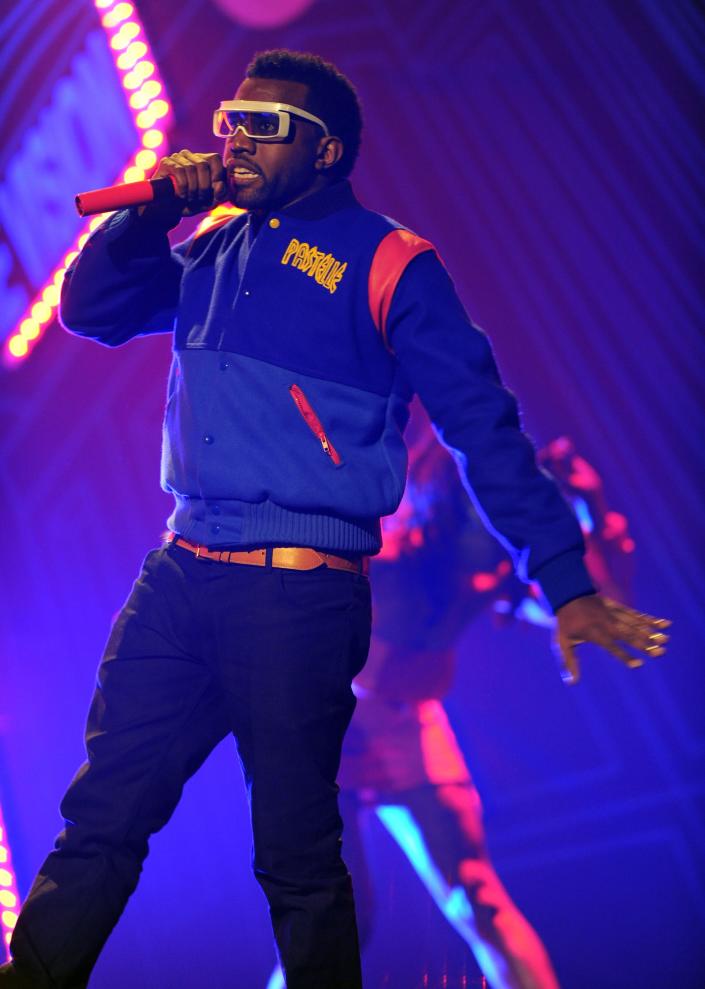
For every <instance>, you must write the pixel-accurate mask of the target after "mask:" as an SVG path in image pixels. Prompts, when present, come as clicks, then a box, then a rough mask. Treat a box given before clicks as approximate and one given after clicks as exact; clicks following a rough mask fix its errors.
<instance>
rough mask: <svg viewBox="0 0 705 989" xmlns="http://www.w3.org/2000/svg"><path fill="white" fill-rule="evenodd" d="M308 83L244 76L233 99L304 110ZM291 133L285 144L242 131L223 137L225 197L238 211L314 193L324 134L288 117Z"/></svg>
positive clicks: (267, 207) (259, 208)
mask: <svg viewBox="0 0 705 989" xmlns="http://www.w3.org/2000/svg"><path fill="white" fill-rule="evenodd" d="M307 96H308V86H306V85H305V84H304V83H301V82H286V81H284V80H281V79H245V81H244V82H243V83H242V85H241V86H240V87H239V89H238V91H237V92H236V93H235V99H236V100H258V101H268V102H272V103H288V104H289V105H290V106H298V107H301V109H302V110H305V109H307V107H306V98H307ZM291 125H292V132H293V133H290V134H289V136H288V137H287V138H286V140H285V141H284V142H276V143H274V142H273V143H266V142H262V141H254V140H253V139H252V138H251V137H247V136H246V135H245V134H243V132H242V131H241V130H239V131H237V132H236V133H235V134H234V135H233V136H232V137H228V138H226V141H225V151H224V153H223V162H224V164H225V168H226V170H227V176H228V191H229V196H230V201H231V202H232V203H233V205H234V206H239V207H240V208H241V209H247V210H256V211H263V212H265V211H267V210H271V209H279V208H281V207H282V206H287V205H288V204H289V203H291V202H293V201H294V200H295V199H300V198H301V197H302V196H305V195H307V194H308V193H309V192H313V191H314V190H315V189H316V188H318V187H319V185H320V183H321V177H322V173H321V171H320V169H319V168H317V167H316V160H317V151H318V143H319V141H320V139H321V138H322V137H323V132H322V130H321V128H320V127H318V126H317V125H316V124H313V123H311V122H310V121H308V120H302V119H300V118H299V117H292V120H291Z"/></svg>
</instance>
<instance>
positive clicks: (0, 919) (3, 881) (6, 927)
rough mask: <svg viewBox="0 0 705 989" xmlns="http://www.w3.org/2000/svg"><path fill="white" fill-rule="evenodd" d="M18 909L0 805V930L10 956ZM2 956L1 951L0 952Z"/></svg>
mask: <svg viewBox="0 0 705 989" xmlns="http://www.w3.org/2000/svg"><path fill="white" fill-rule="evenodd" d="M19 911H20V895H19V893H18V892H17V880H16V879H15V870H14V869H13V867H12V855H11V853H10V843H9V841H8V840H7V831H6V830H5V821H4V819H3V816H2V806H0V932H2V944H3V948H4V949H5V954H6V956H7V957H8V958H9V956H10V948H9V945H10V938H11V937H12V932H13V930H14V929H15V924H16V922H17V914H18V913H19ZM0 958H2V953H0Z"/></svg>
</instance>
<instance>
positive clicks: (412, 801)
mask: <svg viewBox="0 0 705 989" xmlns="http://www.w3.org/2000/svg"><path fill="white" fill-rule="evenodd" d="M398 802H399V803H403V804H404V805H406V806H407V807H408V808H409V810H410V811H411V814H412V816H413V819H414V821H415V823H416V825H417V826H418V828H419V831H420V833H421V835H422V836H423V840H424V843H425V845H426V848H427V850H428V852H429V855H430V857H431V860H432V862H433V863H434V865H435V867H436V869H437V870H438V872H439V873H440V875H441V876H442V878H443V880H444V881H445V883H446V884H447V888H448V890H449V891H450V892H451V893H452V891H453V890H454V889H456V890H457V888H458V887H460V888H462V889H463V890H464V892H465V895H466V897H467V902H468V905H469V907H470V914H469V916H468V917H467V918H466V919H465V920H464V921H463V922H462V923H460V924H458V925H457V926H458V928H459V930H460V932H461V934H463V935H464V936H465V937H466V940H467V941H468V943H469V945H470V947H471V948H472V950H473V952H474V953H475V956H476V958H477V960H478V963H479V964H480V967H481V968H482V970H483V972H484V973H485V975H486V976H487V978H488V979H489V981H490V984H491V985H492V987H493V989H558V982H557V979H556V976H555V973H554V971H553V967H552V965H551V962H550V960H549V958H548V955H547V953H546V950H545V948H544V946H543V945H542V943H541V941H540V939H539V937H538V935H537V934H536V932H535V931H534V930H533V928H532V927H531V925H530V924H529V923H528V921H527V920H526V918H525V917H524V916H523V915H522V914H521V913H520V911H519V910H518V909H517V907H516V905H515V904H514V903H513V901H512V900H511V898H510V896H509V894H508V893H507V891H506V889H505V888H504V886H503V885H502V883H501V881H500V879H499V876H498V875H497V873H496V871H495V869H494V866H493V865H492V862H491V861H490V858H489V855H488V853H487V848H486V844H485V835H484V828H483V825H482V810H481V804H480V799H479V796H478V794H477V791H476V790H475V789H474V787H473V786H472V785H471V784H470V783H457V784H446V785H440V786H426V787H419V788H418V789H416V790H413V791H408V792H407V793H405V794H403V795H399V800H398ZM421 878H422V879H425V878H426V877H425V876H423V875H422V876H421ZM439 905H440V906H441V907H442V908H443V907H444V904H443V903H440V904H439ZM456 913H457V911H456Z"/></svg>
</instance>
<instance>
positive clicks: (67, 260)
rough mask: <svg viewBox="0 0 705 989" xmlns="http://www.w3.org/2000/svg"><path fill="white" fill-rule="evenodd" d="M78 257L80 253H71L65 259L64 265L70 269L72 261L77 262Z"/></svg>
mask: <svg viewBox="0 0 705 989" xmlns="http://www.w3.org/2000/svg"><path fill="white" fill-rule="evenodd" d="M77 257H78V251H69V253H68V254H67V255H66V257H65V258H64V264H65V265H66V267H67V268H68V266H69V265H70V264H71V262H72V261H75V260H76V258H77Z"/></svg>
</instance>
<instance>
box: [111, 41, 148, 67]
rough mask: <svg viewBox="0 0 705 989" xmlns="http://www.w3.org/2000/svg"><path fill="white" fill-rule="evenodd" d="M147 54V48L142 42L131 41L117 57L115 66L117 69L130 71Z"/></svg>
mask: <svg viewBox="0 0 705 989" xmlns="http://www.w3.org/2000/svg"><path fill="white" fill-rule="evenodd" d="M146 54H147V46H146V45H145V43H144V41H133V42H132V44H131V45H130V46H129V48H127V49H126V50H125V51H124V52H123V53H122V54H121V55H119V56H118V60H117V66H118V68H119V69H131V68H132V67H133V66H134V64H135V62H137V60H138V59H140V58H142V56H143V55H146Z"/></svg>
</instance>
